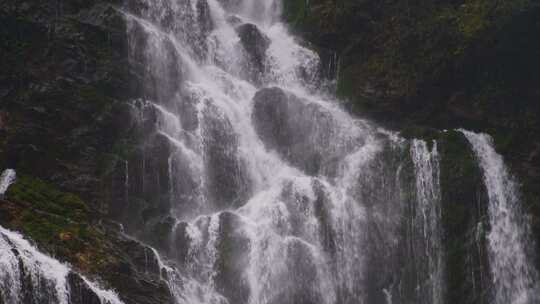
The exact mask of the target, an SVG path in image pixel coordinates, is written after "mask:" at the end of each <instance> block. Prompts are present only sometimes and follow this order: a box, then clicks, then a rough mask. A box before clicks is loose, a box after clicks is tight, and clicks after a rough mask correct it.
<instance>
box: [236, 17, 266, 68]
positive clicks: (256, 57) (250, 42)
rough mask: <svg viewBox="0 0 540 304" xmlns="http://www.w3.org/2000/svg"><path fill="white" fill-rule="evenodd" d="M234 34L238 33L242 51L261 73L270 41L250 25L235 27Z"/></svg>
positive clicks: (254, 26)
mask: <svg viewBox="0 0 540 304" xmlns="http://www.w3.org/2000/svg"><path fill="white" fill-rule="evenodd" d="M236 33H238V36H239V37H240V41H241V43H242V45H243V46H244V49H245V50H246V52H247V53H248V54H249V57H250V59H251V62H252V64H253V65H254V66H255V68H256V69H257V70H258V71H259V72H263V71H264V60H265V58H266V50H267V49H268V47H269V46H270V39H268V37H266V36H265V35H264V34H263V33H261V31H260V30H259V29H258V28H257V26H256V25H254V24H251V23H244V24H242V25H239V26H238V27H236Z"/></svg>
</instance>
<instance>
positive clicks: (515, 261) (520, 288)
mask: <svg viewBox="0 0 540 304" xmlns="http://www.w3.org/2000/svg"><path fill="white" fill-rule="evenodd" d="M460 131H461V132H462V133H463V134H464V135H465V136H466V137H467V139H468V140H469V142H470V144H471V146H472V149H473V151H474V153H475V155H476V157H477V158H478V161H479V163H480V167H481V168H482V171H483V176H484V183H485V186H486V188H487V191H488V198H489V206H488V214H489V223H490V226H491V227H490V230H489V232H488V236H487V239H488V252H489V263H490V268H491V274H492V276H493V288H494V297H495V299H494V303H495V304H503V303H512V304H518V303H527V304H528V303H537V302H538V301H540V289H539V286H538V279H539V277H538V273H537V271H536V269H535V266H534V263H533V257H532V254H533V250H534V249H533V248H534V241H533V239H532V238H531V235H530V233H531V231H530V226H529V219H528V218H527V217H526V215H525V213H524V212H523V206H521V200H520V194H519V187H518V185H517V183H516V181H515V180H514V178H513V177H512V176H511V174H510V173H509V172H508V169H507V168H506V166H505V164H504V161H503V158H502V156H501V155H499V154H497V152H496V151H495V149H494V147H493V140H492V138H491V137H490V136H488V135H486V134H477V133H473V132H470V131H465V130H460Z"/></svg>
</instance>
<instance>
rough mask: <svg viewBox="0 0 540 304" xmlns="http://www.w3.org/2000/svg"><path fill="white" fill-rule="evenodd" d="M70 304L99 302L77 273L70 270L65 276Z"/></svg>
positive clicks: (93, 303)
mask: <svg viewBox="0 0 540 304" xmlns="http://www.w3.org/2000/svg"><path fill="white" fill-rule="evenodd" d="M67 284H68V290H69V294H70V297H69V301H70V303H71V304H101V301H100V299H99V297H98V296H96V294H95V293H94V292H93V291H92V290H91V289H90V287H89V286H88V284H86V282H85V281H84V280H83V279H81V277H80V276H79V275H77V274H76V273H74V272H70V273H69V274H68V277H67Z"/></svg>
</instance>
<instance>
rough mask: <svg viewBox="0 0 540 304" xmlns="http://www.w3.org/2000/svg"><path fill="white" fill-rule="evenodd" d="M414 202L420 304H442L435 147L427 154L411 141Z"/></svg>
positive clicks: (421, 144)
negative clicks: (414, 189) (414, 185)
mask: <svg viewBox="0 0 540 304" xmlns="http://www.w3.org/2000/svg"><path fill="white" fill-rule="evenodd" d="M411 157H412V160H413V163H414V171H415V177H416V180H415V184H416V202H417V205H416V206H415V207H416V208H415V212H414V216H413V217H412V220H413V222H414V223H413V227H415V228H414V229H415V230H416V231H415V233H414V234H413V242H414V243H416V244H413V248H415V252H414V255H415V256H416V258H418V259H419V261H418V262H417V265H418V266H417V267H419V268H420V269H418V270H417V273H418V274H419V275H418V280H419V282H418V283H417V284H418V289H419V290H421V292H420V295H419V299H418V301H420V302H419V303H431V304H442V303H443V296H444V289H445V285H444V283H445V282H444V259H443V248H442V236H443V231H442V223H441V190H440V184H439V174H440V171H439V155H438V151H437V143H436V142H434V143H433V148H432V151H429V149H428V147H427V144H426V142H424V141H421V140H416V139H415V140H413V141H412V144H411Z"/></svg>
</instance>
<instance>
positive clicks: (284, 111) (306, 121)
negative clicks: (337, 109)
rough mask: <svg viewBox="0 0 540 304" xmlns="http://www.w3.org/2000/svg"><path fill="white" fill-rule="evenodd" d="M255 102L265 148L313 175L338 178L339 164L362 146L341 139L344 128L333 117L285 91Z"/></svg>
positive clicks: (261, 94)
mask: <svg viewBox="0 0 540 304" xmlns="http://www.w3.org/2000/svg"><path fill="white" fill-rule="evenodd" d="M254 102H255V106H254V111H253V117H252V119H253V121H254V124H255V128H256V130H257V133H258V134H259V136H260V138H261V139H262V141H263V142H264V144H265V146H266V147H267V148H268V149H273V150H276V151H277V152H279V153H280V154H281V155H282V157H284V158H285V159H287V160H288V161H289V162H290V163H291V164H293V165H295V166H297V167H299V168H301V169H303V170H304V171H305V172H306V173H308V174H310V175H316V174H318V173H322V174H326V175H333V174H335V170H336V168H335V166H334V165H335V161H336V160H337V159H340V158H341V157H343V156H344V155H346V154H347V153H349V152H351V151H352V149H353V148H354V147H355V146H357V145H358V144H359V143H361V142H362V141H361V138H359V137H356V136H352V137H349V138H338V137H337V134H339V133H340V132H341V129H340V128H341V126H340V125H339V122H338V121H337V120H336V119H335V118H334V117H333V116H332V114H331V113H329V112H328V111H327V110H326V109H324V108H322V106H320V105H318V104H314V103H309V102H307V101H305V100H302V99H300V98H298V97H296V96H294V95H293V94H291V93H289V92H285V91H283V90H282V89H279V88H264V89H261V90H260V91H258V92H257V94H256V95H255V97H254ZM315 143H317V144H315ZM323 155H325V156H324V157H323Z"/></svg>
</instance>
